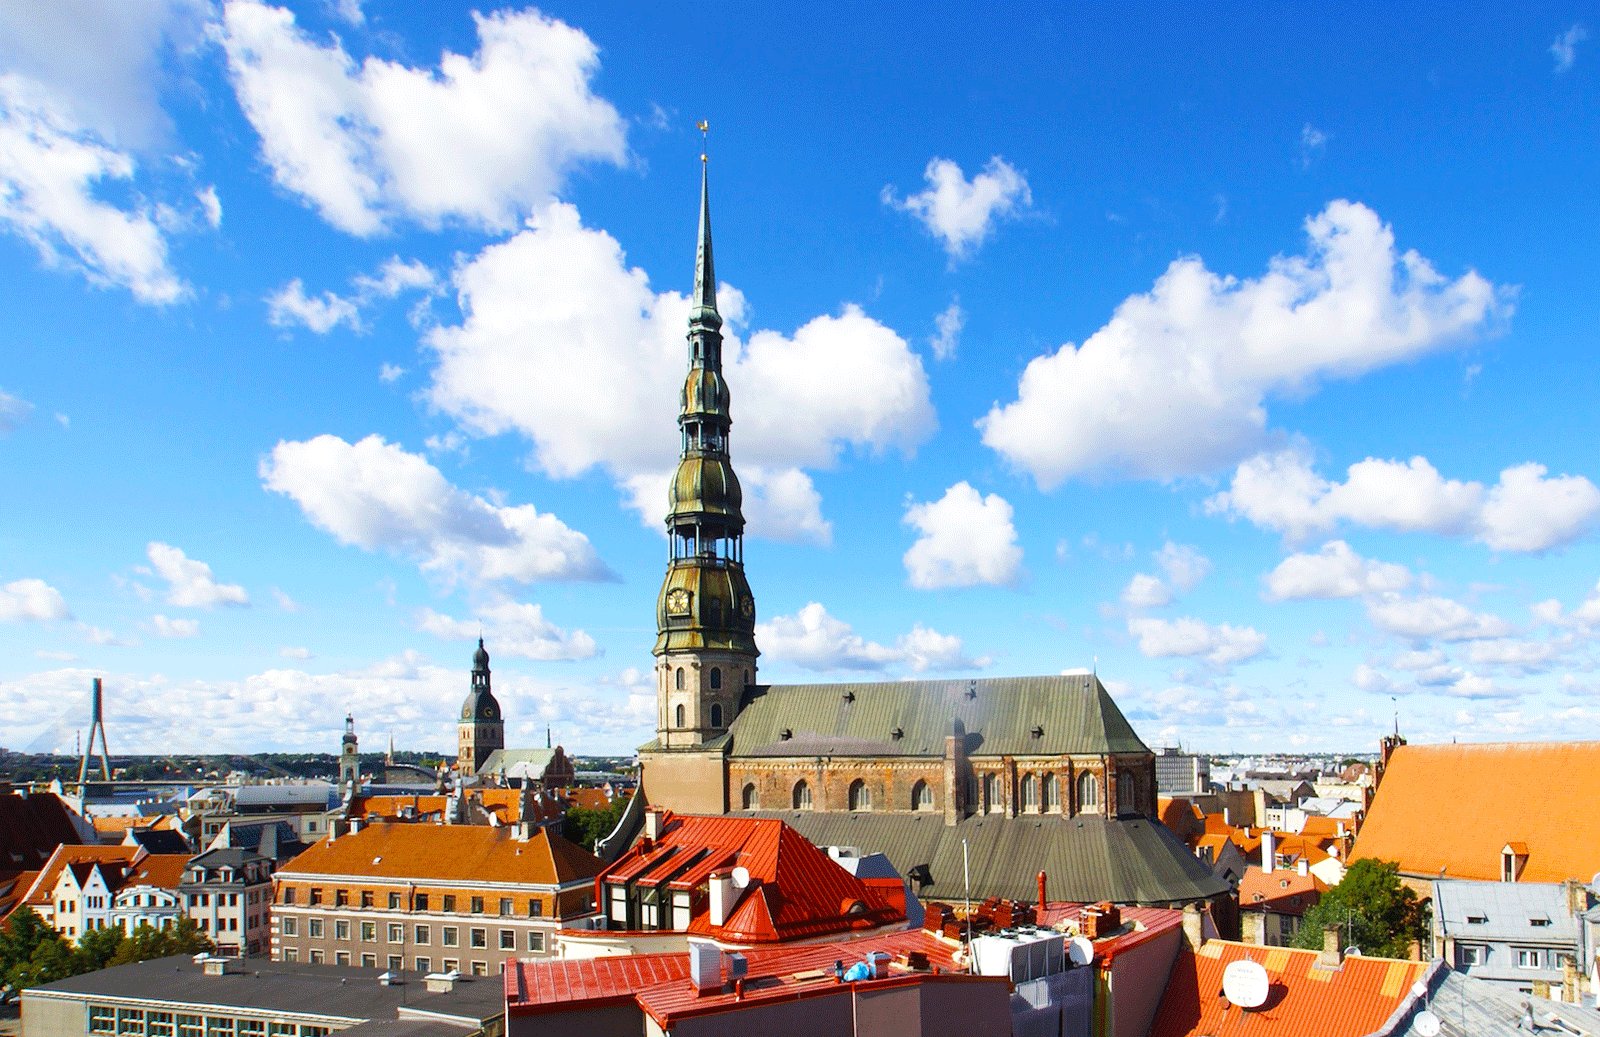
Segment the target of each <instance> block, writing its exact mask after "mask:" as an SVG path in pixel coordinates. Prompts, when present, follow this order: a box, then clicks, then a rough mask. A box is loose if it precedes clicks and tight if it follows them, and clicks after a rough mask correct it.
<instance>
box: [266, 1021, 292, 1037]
mask: <svg viewBox="0 0 1600 1037" xmlns="http://www.w3.org/2000/svg"><path fill="white" fill-rule="evenodd" d="M267 1034H268V1037H294V1023H287V1022H281V1021H279V1020H276V1019H275V1020H273V1021H272V1022H270V1023H268V1024H267Z"/></svg>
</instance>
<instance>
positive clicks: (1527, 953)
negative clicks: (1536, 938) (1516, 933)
mask: <svg viewBox="0 0 1600 1037" xmlns="http://www.w3.org/2000/svg"><path fill="white" fill-rule="evenodd" d="M1543 964H1544V963H1543V962H1541V961H1540V960H1539V950H1538V948H1536V947H1518V948H1517V968H1519V969H1537V968H1541V967H1542V966H1543Z"/></svg>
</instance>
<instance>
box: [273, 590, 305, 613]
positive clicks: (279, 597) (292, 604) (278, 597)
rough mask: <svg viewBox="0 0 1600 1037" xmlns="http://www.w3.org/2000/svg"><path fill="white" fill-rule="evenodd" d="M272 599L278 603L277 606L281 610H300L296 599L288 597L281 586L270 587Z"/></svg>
mask: <svg viewBox="0 0 1600 1037" xmlns="http://www.w3.org/2000/svg"><path fill="white" fill-rule="evenodd" d="M272 600H273V601H274V602H276V603H277V605H278V608H279V609H281V610H283V611H284V612H299V611H300V603H299V602H298V601H295V600H294V599H293V598H291V597H289V595H288V594H286V593H284V592H283V590H282V589H281V588H278V587H274V588H272Z"/></svg>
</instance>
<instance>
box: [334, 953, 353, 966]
mask: <svg viewBox="0 0 1600 1037" xmlns="http://www.w3.org/2000/svg"><path fill="white" fill-rule="evenodd" d="M333 963H334V964H335V965H348V964H350V952H349V951H334V952H333Z"/></svg>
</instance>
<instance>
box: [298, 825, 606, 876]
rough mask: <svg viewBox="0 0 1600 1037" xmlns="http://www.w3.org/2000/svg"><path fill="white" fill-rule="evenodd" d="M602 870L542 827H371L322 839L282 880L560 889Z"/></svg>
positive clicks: (597, 862) (595, 860)
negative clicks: (523, 833)
mask: <svg viewBox="0 0 1600 1037" xmlns="http://www.w3.org/2000/svg"><path fill="white" fill-rule="evenodd" d="M601 867H602V865H601V863H600V860H599V858H597V857H595V856H594V855H593V854H591V853H589V852H588V851H586V850H584V849H583V847H581V846H575V845H573V844H572V843H570V842H568V841H567V840H565V839H563V838H561V837H560V836H559V835H551V834H550V832H549V831H548V830H547V829H543V828H540V829H536V830H535V831H534V832H533V833H532V835H530V836H529V838H528V839H527V840H526V841H524V840H520V839H518V838H517V836H516V832H515V830H514V829H511V828H497V827H491V826H488V825H438V824H372V825H367V826H365V827H363V828H362V829H361V830H360V831H359V832H352V833H350V834H349V835H342V836H340V837H339V838H338V839H335V840H333V841H332V842H330V841H328V840H327V839H319V840H318V841H317V842H315V843H313V844H312V845H311V847H310V848H309V849H307V850H306V851H305V852H304V853H302V854H300V856H298V857H296V858H295V859H294V860H292V861H290V862H289V863H288V864H286V865H285V866H284V867H283V869H282V870H281V871H280V872H279V875H280V877H288V876H290V875H292V874H299V875H351V876H360V877H370V878H375V879H402V880H404V879H411V880H416V881H421V880H425V879H432V880H435V881H441V882H467V883H471V882H479V881H481V882H523V883H532V884H535V885H555V884H559V883H564V882H571V881H573V880H574V879H587V878H590V877H592V876H594V875H595V874H596V873H598V872H599V871H600V869H601Z"/></svg>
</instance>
